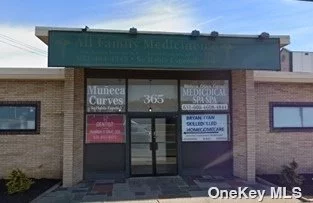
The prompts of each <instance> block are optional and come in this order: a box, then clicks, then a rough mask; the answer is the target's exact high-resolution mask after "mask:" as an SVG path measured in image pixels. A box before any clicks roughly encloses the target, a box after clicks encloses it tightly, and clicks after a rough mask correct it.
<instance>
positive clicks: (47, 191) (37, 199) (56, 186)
mask: <svg viewBox="0 0 313 203" xmlns="http://www.w3.org/2000/svg"><path fill="white" fill-rule="evenodd" d="M60 185H61V181H60V182H58V183H57V184H55V185H53V186H52V187H50V188H49V189H48V190H46V191H44V192H43V193H41V194H40V195H39V196H38V197H36V198H35V199H33V200H32V201H31V202H30V203H36V202H38V201H39V199H41V198H42V197H43V196H45V195H46V194H48V193H50V192H51V191H53V190H55V189H56V188H58V187H59V186H60Z"/></svg>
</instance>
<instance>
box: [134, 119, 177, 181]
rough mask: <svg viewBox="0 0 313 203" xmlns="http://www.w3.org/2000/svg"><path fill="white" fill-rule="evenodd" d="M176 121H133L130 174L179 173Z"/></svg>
mask: <svg viewBox="0 0 313 203" xmlns="http://www.w3.org/2000/svg"><path fill="white" fill-rule="evenodd" d="M176 132H177V129H176V118H175V117H152V118H151V117H150V118H131V119H130V134H131V135H130V136H131V143H130V145H131V146H130V147H131V149H130V150H131V161H130V162H131V175H132V176H144V175H166V174H168V175H173V174H176V173H177V156H176V154H177V151H176V148H177V144H176Z"/></svg>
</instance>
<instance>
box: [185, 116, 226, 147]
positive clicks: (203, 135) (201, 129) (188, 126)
mask: <svg viewBox="0 0 313 203" xmlns="http://www.w3.org/2000/svg"><path fill="white" fill-rule="evenodd" d="M227 121H228V115H227V114H190V115H182V141H183V142H203V141H228V140H229V136H228V122H227Z"/></svg>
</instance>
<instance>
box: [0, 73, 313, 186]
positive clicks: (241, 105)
mask: <svg viewBox="0 0 313 203" xmlns="http://www.w3.org/2000/svg"><path fill="white" fill-rule="evenodd" d="M84 74H85V73H84V69H78V68H77V69H73V68H66V69H65V80H64V81H63V80H0V101H40V102H41V120H40V122H41V125H40V134H27V135H23V134H19V135H0V149H1V150H0V162H1V167H0V178H3V177H6V176H7V175H8V173H9V172H10V171H11V170H12V169H13V168H20V169H22V170H23V171H25V172H26V174H27V175H28V176H30V177H33V178H59V179H61V178H62V179H63V186H71V185H73V184H76V183H78V182H79V181H80V180H82V179H83V160H84V159H83V157H84V156H83V153H84V152H83V147H84V125H85V123H84V96H85V94H84V90H85V88H84ZM231 85H232V86H231V90H232V91H231V95H232V100H231V109H232V135H233V136H232V141H233V171H234V175H235V176H238V177H241V178H243V179H246V180H248V181H250V182H254V181H255V174H256V173H257V174H270V173H279V172H280V170H281V165H283V164H287V163H288V162H290V161H292V159H293V158H294V159H295V160H296V161H297V162H298V163H299V166H300V172H304V173H313V161H312V154H313V148H312V146H313V137H312V134H313V133H312V132H275V133H273V132H270V129H269V102H288V101H289V102H313V94H312V89H313V84H299V83H269V82H267V83H261V82H254V78H253V71H232V73H231Z"/></svg>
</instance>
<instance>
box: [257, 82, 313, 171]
mask: <svg viewBox="0 0 313 203" xmlns="http://www.w3.org/2000/svg"><path fill="white" fill-rule="evenodd" d="M312 89H313V84H296V83H293V84H292V83H256V84H255V90H256V94H257V96H256V118H257V120H256V124H257V125H256V132H257V133H256V143H257V145H256V155H257V156H256V172H257V174H271V173H279V172H280V170H281V166H282V165H283V164H288V163H289V162H291V161H292V160H293V159H295V160H296V161H297V162H298V164H299V172H302V173H313V157H312V155H313V147H312V146H313V132H312V131H311V132H275V133H274V132H270V126H269V116H270V115H269V102H313V94H312Z"/></svg>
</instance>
